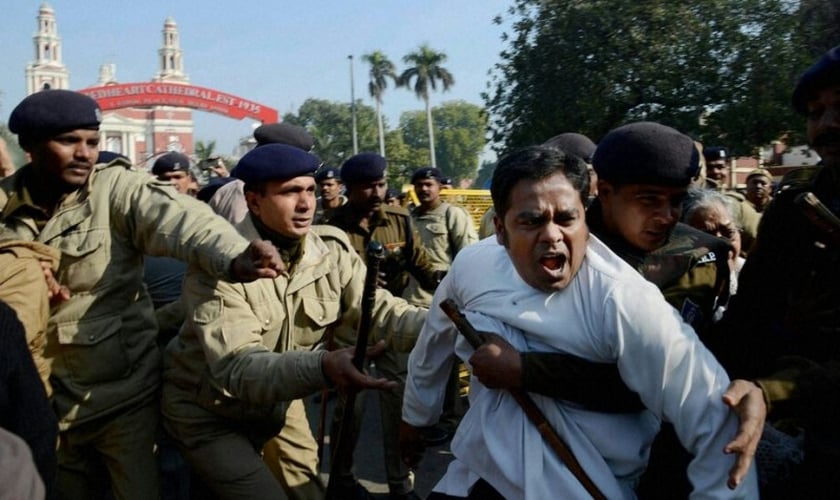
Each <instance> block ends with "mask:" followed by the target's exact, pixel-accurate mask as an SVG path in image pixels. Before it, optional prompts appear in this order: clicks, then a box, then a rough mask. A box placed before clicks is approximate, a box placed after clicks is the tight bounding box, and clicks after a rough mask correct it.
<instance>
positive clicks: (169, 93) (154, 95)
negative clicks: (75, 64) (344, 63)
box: [79, 82, 278, 123]
mask: <svg viewBox="0 0 840 500" xmlns="http://www.w3.org/2000/svg"><path fill="white" fill-rule="evenodd" d="M79 92H81V93H82V94H86V95H89V96H90V97H92V98H94V99H96V102H97V103H99V107H101V108H102V110H103V111H108V110H112V109H122V108H145V107H149V106H176V107H182V108H192V109H198V110H201V111H208V112H210V113H217V114H220V115H225V116H229V117H230V118H235V119H237V120H241V119H243V118H245V117H250V118H254V119H256V120H259V121H261V122H263V123H276V122H277V119H278V114H277V110H276V109H274V108H270V107H268V106H266V105H264V104H260V103H258V102H254V101H249V100H248V99H243V98H241V97H237V96H235V95H231V94H226V93H224V92H219V91H218V90H213V89H208V88H205V87H197V86H195V85H185V84H181V83H168V82H139V83H120V84H116V85H103V86H101V87H88V88H86V89H82V90H80V91H79Z"/></svg>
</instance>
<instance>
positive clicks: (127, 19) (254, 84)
mask: <svg viewBox="0 0 840 500" xmlns="http://www.w3.org/2000/svg"><path fill="white" fill-rule="evenodd" d="M3 3H4V5H3V8H2V11H0V68H3V69H2V71H0V92H2V94H1V95H0V121H2V122H4V123H6V122H8V117H9V113H10V112H11V110H12V109H13V108H14V106H15V105H17V103H18V102H20V100H21V99H23V98H24V97H25V95H26V81H25V74H24V71H25V68H26V65H27V64H28V63H29V62H31V61H32V60H33V59H34V52H35V49H34V45H33V41H32V37H33V35H34V34H35V32H36V29H37V22H36V17H37V15H38V9H39V7H40V5H41V4H42V3H43V2H42V0H8V1H5V2H3ZM511 3H512V0H421V1H398V0H310V1H285V0H274V1H270V0H250V1H247V2H223V1H221V0H182V1H171V2H164V1H158V0H146V1H143V0H134V1H130V2H129V1H124V0H85V1H84V2H79V1H78V0H51V1H49V2H48V4H49V5H50V6H51V7H52V8H53V9H54V10H55V14H56V22H57V26H58V32H59V35H60V36H61V42H62V52H63V54H62V59H63V62H64V64H65V65H66V66H67V68H68V69H69V70H70V87H71V88H73V89H80V88H84V87H88V86H91V85H94V84H95V83H96V80H97V77H98V75H99V67H100V65H102V64H104V63H114V64H116V68H117V72H116V79H117V81H118V82H120V83H128V82H137V81H148V80H150V79H151V78H152V77H153V76H154V75H155V73H156V72H157V70H158V49H159V48H160V46H161V44H162V35H161V31H162V29H163V22H164V20H165V19H166V18H167V16H172V17H173V18H174V19H175V21H176V23H177V25H178V30H179V34H180V41H181V48H182V49H183V51H184V67H185V71H186V73H187V75H188V76H189V79H190V83H192V84H194V85H199V86H203V87H210V88H214V89H217V90H220V91H223V92H226V93H230V94H234V95H238V96H240V97H243V98H245V99H249V100H253V101H256V102H259V103H262V104H265V105H268V106H271V107H274V108H277V109H278V110H279V112H280V114H281V115H282V114H284V113H287V112H296V111H297V109H298V107H299V106H300V105H301V104H302V103H303V102H304V101H305V100H306V99H307V98H310V97H313V98H319V99H327V100H331V101H348V102H349V100H350V61H349V60H348V58H347V56H348V55H351V54H352V55H353V56H354V73H355V79H354V80H355V95H356V98H360V99H363V100H364V102H366V103H368V104H371V105H372V104H373V101H372V100H371V98H370V96H369V94H368V91H367V82H368V75H367V71H368V68H367V66H366V65H365V64H364V63H363V62H362V61H361V56H362V55H363V54H366V53H369V52H372V51H374V50H382V51H383V52H384V53H385V54H386V55H387V56H388V57H389V58H390V59H391V60H392V61H393V62H394V63H395V64H396V65H397V70H398V72H399V71H401V70H402V69H403V63H402V57H403V56H404V55H405V54H407V53H408V52H411V51H413V50H415V49H417V47H419V46H420V45H421V44H422V43H428V44H429V45H430V46H431V47H432V48H433V49H435V50H438V51H442V52H445V53H446V54H447V55H448V60H447V62H446V63H445V67H446V68H447V69H449V71H450V72H451V73H452V74H453V75H454V77H455V85H454V86H453V87H452V88H451V89H450V90H449V91H448V92H446V93H434V94H433V95H432V105H433V106H434V105H436V104H439V103H441V102H444V101H448V100H454V99H463V100H465V101H468V102H471V103H474V104H478V105H482V106H483V104H484V103H483V101H482V99H481V97H480V93H481V92H482V91H484V90H485V89H486V85H487V81H488V75H487V73H488V70H490V69H491V68H492V67H493V65H494V64H495V63H496V62H498V61H499V52H500V51H501V50H502V49H503V48H504V44H503V42H502V40H501V35H502V33H503V31H504V30H503V28H502V27H501V26H497V25H495V24H493V22H492V21H493V17H494V16H495V15H497V14H504V13H505V11H506V9H507V8H508V6H509V5H510V4H511ZM422 109H423V102H422V101H421V100H419V99H417V98H416V97H415V96H414V94H413V92H410V91H409V90H407V89H390V88H389V90H388V91H387V92H386V94H385V96H384V108H383V112H384V113H385V116H386V119H387V120H389V123H390V124H392V126H393V125H396V123H397V121H398V119H399V116H400V113H402V112H404V111H411V110H422ZM194 119H195V124H196V129H195V138H196V139H197V140H204V141H208V140H216V141H217V144H218V149H217V151H218V152H219V153H222V154H229V153H231V151H232V150H233V148H234V146H235V145H236V144H237V142H238V139H239V138H240V137H244V136H247V135H250V133H251V130H252V125H253V124H254V122H253V121H251V120H248V119H246V120H243V121H236V120H232V119H230V118H226V117H222V116H219V115H214V114H210V113H205V112H199V111H196V112H195V113H194Z"/></svg>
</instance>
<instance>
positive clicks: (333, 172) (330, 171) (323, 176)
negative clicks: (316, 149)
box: [315, 167, 341, 182]
mask: <svg viewBox="0 0 840 500" xmlns="http://www.w3.org/2000/svg"><path fill="white" fill-rule="evenodd" d="M327 179H335V180H337V181H341V171H340V170H338V169H337V168H335V167H321V169H320V170H318V172H317V173H316V174H315V182H321V181H325V180H327Z"/></svg>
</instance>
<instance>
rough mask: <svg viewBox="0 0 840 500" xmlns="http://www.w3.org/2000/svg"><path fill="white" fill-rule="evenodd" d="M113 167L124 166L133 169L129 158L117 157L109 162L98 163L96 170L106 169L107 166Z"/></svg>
mask: <svg viewBox="0 0 840 500" xmlns="http://www.w3.org/2000/svg"><path fill="white" fill-rule="evenodd" d="M111 167H122V168H124V169H126V170H131V167H132V165H131V162H130V161H128V160H127V159H125V158H120V157H117V158H114V159H113V160H111V161H109V162H108V163H97V164H96V166H95V167H94V168H96V170H104V169H106V168H111Z"/></svg>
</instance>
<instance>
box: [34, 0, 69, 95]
mask: <svg viewBox="0 0 840 500" xmlns="http://www.w3.org/2000/svg"><path fill="white" fill-rule="evenodd" d="M32 40H33V42H34V43H35V60H34V61H32V62H30V63H29V64H27V65H26V92H27V93H28V94H32V93H34V92H38V91H39V90H44V89H67V88H69V87H70V72H69V71H67V68H66V67H65V66H64V63H62V62H61V37H60V36H58V26H57V25H56V22H55V11H54V10H53V9H52V7H50V5H49V4H48V3H46V2H44V3H42V4H41V8H40V9H38V31H36V32H35V36H33V37H32Z"/></svg>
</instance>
